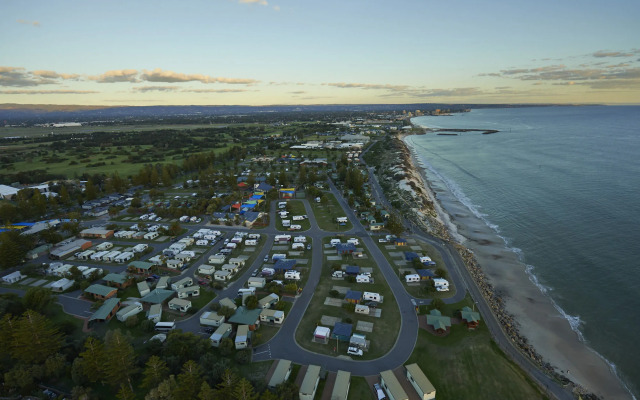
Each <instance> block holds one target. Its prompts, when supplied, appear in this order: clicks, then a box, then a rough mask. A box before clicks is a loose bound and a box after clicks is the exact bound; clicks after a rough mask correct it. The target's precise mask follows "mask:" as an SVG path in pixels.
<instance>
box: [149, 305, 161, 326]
mask: <svg viewBox="0 0 640 400" xmlns="http://www.w3.org/2000/svg"><path fill="white" fill-rule="evenodd" d="M147 319H149V320H151V321H153V322H155V323H156V324H157V323H158V322H160V320H161V319H162V304H152V305H151V307H149V310H148V311H147Z"/></svg>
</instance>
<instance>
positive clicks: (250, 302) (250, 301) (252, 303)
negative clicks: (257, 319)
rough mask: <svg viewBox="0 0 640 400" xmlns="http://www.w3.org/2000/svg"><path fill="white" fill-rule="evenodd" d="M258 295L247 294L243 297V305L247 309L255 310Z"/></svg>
mask: <svg viewBox="0 0 640 400" xmlns="http://www.w3.org/2000/svg"><path fill="white" fill-rule="evenodd" d="M258 305H259V304H258V297H257V296H249V297H247V298H246V299H245V301H244V306H245V307H246V308H247V309H248V310H255V309H256V308H258Z"/></svg>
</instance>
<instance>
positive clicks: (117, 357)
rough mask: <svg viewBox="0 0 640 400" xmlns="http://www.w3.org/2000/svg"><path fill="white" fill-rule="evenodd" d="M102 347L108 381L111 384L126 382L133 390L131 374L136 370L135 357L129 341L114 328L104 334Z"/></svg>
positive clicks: (116, 384)
mask: <svg viewBox="0 0 640 400" xmlns="http://www.w3.org/2000/svg"><path fill="white" fill-rule="evenodd" d="M104 348H105V359H104V372H105V375H106V376H107V379H108V381H109V383H111V384H112V385H113V386H118V385H120V384H122V383H127V384H128V385H129V388H130V389H131V390H133V385H132V383H131V376H132V375H133V374H134V373H135V372H136V367H135V363H136V357H135V352H134V351H133V347H132V346H131V344H130V343H129V341H128V340H127V339H126V338H125V336H124V335H123V334H122V333H121V332H120V330H118V329H116V330H114V331H109V332H108V333H107V335H106V336H105V346H104Z"/></svg>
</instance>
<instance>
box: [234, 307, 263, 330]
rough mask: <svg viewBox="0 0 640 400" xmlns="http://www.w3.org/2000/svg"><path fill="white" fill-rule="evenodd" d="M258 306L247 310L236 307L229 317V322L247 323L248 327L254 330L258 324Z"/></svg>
mask: <svg viewBox="0 0 640 400" xmlns="http://www.w3.org/2000/svg"><path fill="white" fill-rule="evenodd" d="M260 311H261V309H260V308H256V309H253V310H249V309H248V308H246V307H244V306H241V307H238V308H237V309H236V312H235V314H233V315H232V316H231V318H229V322H230V323H233V324H238V325H248V326H249V329H250V330H252V331H255V330H256V329H257V327H258V325H260Z"/></svg>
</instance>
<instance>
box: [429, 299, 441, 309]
mask: <svg viewBox="0 0 640 400" xmlns="http://www.w3.org/2000/svg"><path fill="white" fill-rule="evenodd" d="M443 306H444V301H442V299H440V298H436V299H433V301H432V302H431V309H432V310H440V311H442V307H443Z"/></svg>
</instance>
